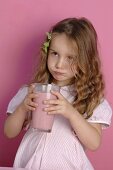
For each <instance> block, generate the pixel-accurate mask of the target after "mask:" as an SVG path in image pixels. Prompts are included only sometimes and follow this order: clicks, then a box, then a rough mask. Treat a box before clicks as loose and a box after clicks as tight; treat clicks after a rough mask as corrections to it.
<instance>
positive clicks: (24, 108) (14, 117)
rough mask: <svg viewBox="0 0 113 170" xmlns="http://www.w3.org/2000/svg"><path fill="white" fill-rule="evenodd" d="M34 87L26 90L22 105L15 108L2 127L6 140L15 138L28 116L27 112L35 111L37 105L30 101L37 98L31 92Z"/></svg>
mask: <svg viewBox="0 0 113 170" xmlns="http://www.w3.org/2000/svg"><path fill="white" fill-rule="evenodd" d="M33 88H34V86H30V87H29V88H28V95H27V96H26V97H25V99H24V100H23V101H22V103H21V104H20V105H19V106H18V107H17V108H16V110H15V111H14V113H12V114H10V113H9V114H10V115H9V116H8V117H7V119H6V121H5V125H4V133H5V135H6V136H7V137H8V138H13V137H16V136H17V135H18V134H19V133H20V131H21V130H22V127H23V124H24V122H25V120H26V118H27V116H28V112H29V111H33V110H35V108H36V107H37V103H34V102H33V101H32V99H33V98H35V97H37V94H36V93H34V92H33Z"/></svg>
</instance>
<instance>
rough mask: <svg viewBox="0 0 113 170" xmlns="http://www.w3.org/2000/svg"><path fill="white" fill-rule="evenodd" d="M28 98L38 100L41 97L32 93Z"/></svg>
mask: <svg viewBox="0 0 113 170" xmlns="http://www.w3.org/2000/svg"><path fill="white" fill-rule="evenodd" d="M27 97H28V98H29V99H34V98H38V97H39V95H38V93H30V94H28V96H27Z"/></svg>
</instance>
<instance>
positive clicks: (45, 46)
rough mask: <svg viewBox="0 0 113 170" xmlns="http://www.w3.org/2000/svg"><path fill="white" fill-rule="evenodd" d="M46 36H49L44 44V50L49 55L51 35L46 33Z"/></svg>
mask: <svg viewBox="0 0 113 170" xmlns="http://www.w3.org/2000/svg"><path fill="white" fill-rule="evenodd" d="M46 35H47V41H46V42H44V44H43V50H44V51H45V53H46V54H47V50H48V47H49V44H50V41H51V33H50V32H46Z"/></svg>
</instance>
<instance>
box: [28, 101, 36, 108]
mask: <svg viewBox="0 0 113 170" xmlns="http://www.w3.org/2000/svg"><path fill="white" fill-rule="evenodd" d="M28 105H29V106H31V107H38V103H35V102H32V101H31V102H30V103H29V104H28Z"/></svg>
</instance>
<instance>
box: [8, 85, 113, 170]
mask: <svg viewBox="0 0 113 170" xmlns="http://www.w3.org/2000/svg"><path fill="white" fill-rule="evenodd" d="M73 89H74V88H73V85H71V86H64V87H61V89H60V93H61V94H62V95H63V96H64V97H65V98H67V100H68V101H69V102H72V101H73V100H74V96H75V91H74V90H73ZM27 92H28V87H26V86H25V87H23V88H21V89H20V90H19V91H18V93H17V94H16V95H15V96H14V97H13V99H12V100H11V101H10V103H9V105H8V109H7V112H8V113H13V112H14V110H15V109H16V107H17V106H18V105H19V104H20V103H21V102H22V100H23V99H24V97H25V96H26V94H27ZM111 116H112V110H111V107H110V105H109V103H108V102H107V100H106V99H104V100H103V102H102V103H101V104H100V105H99V106H97V108H96V109H95V110H94V112H93V115H92V116H91V117H90V118H89V119H88V120H87V121H88V122H92V123H101V124H102V127H103V128H106V127H107V126H109V125H110V122H111ZM14 167H16V168H28V169H35V170H93V169H94V168H93V166H92V165H91V163H90V161H89V160H88V158H87V156H86V154H85V151H84V147H83V145H82V144H81V142H80V141H79V139H78V138H77V136H76V135H75V133H74V132H73V130H72V128H71V125H70V123H69V121H68V120H67V119H65V118H64V117H63V116H61V115H55V120H54V124H53V128H52V132H51V133H46V132H40V131H38V130H33V129H32V128H31V127H30V128H29V129H28V130H27V132H26V134H25V135H24V137H23V140H22V141H21V144H20V146H19V148H18V151H17V154H16V157H15V161H14Z"/></svg>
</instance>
